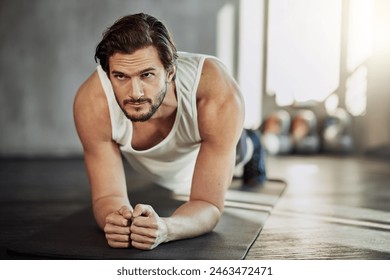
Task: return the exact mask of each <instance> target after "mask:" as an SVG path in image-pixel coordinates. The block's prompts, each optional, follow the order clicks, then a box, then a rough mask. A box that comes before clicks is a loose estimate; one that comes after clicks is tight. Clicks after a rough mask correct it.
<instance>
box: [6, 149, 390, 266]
mask: <svg viewBox="0 0 390 280" xmlns="http://www.w3.org/2000/svg"><path fill="white" fill-rule="evenodd" d="M267 168H268V173H269V176H270V177H273V178H281V179H284V180H286V181H287V183H288V187H287V189H286V192H285V194H284V195H283V197H282V198H281V199H280V201H279V202H278V204H277V205H276V207H275V208H274V210H273V212H272V214H271V216H270V218H269V219H268V221H267V222H266V224H265V227H264V229H263V231H262V232H261V234H260V236H259V238H258V239H257V241H256V242H255V244H254V245H253V247H252V248H251V250H250V251H249V254H248V256H247V259H281V260H284V259H363V260H366V259H390V161H386V160H383V159H382V160H379V159H373V158H370V159H367V158H366V159H364V158H356V157H335V156H331V157H328V156H308V157H304V156H288V157H270V158H268V159H267ZM130 176H131V178H132V180H133V181H134V180H136V184H137V185H139V186H141V185H142V184H143V182H144V181H143V180H142V178H139V177H136V176H134V174H133V173H129V174H128V177H130ZM145 183H147V181H145ZM89 203H90V197H89V189H88V180H87V177H86V175H85V169H84V165H83V163H82V160H80V159H66V160H56V159H48V160H40V161H34V160H9V159H8V160H4V159H3V160H0V258H2V259H8V258H11V256H9V255H7V254H6V250H5V248H6V246H7V244H10V243H11V242H15V241H18V240H21V239H23V238H25V237H27V236H29V235H30V234H32V233H33V232H35V231H37V230H40V229H43V228H44V227H45V226H47V225H50V224H53V223H55V222H56V221H58V220H59V219H61V218H63V217H65V216H68V215H70V214H72V213H74V212H75V211H77V210H79V209H82V208H84V207H85V206H87V205H89Z"/></svg>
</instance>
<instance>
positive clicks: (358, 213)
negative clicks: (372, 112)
mask: <svg viewBox="0 0 390 280" xmlns="http://www.w3.org/2000/svg"><path fill="white" fill-rule="evenodd" d="M268 171H269V174H270V176H271V177H279V178H284V179H285V180H286V181H287V183H288V188H287V189H286V192H285V194H284V196H283V197H282V198H281V199H280V201H279V202H278V204H277V205H276V207H275V208H274V210H273V212H272V214H271V216H270V218H269V219H268V221H267V222H266V224H265V226H264V228H263V230H262V232H261V234H260V237H259V238H258V240H257V241H256V243H255V244H254V246H253V247H252V249H251V250H250V252H249V254H248V256H247V259H278V260H286V259H315V260H318V259H361V260H368V259H387V260H388V259H390V161H384V160H375V159H372V158H371V159H368V158H365V159H364V158H353V157H326V156H313V157H310V156H309V157H299V156H290V157H276V158H270V159H269V160H268Z"/></svg>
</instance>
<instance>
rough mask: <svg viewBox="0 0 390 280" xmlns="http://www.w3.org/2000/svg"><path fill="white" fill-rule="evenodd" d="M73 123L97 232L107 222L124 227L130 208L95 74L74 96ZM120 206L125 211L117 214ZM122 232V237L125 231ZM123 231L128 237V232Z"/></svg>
mask: <svg viewBox="0 0 390 280" xmlns="http://www.w3.org/2000/svg"><path fill="white" fill-rule="evenodd" d="M74 120H75V125H76V129H77V132H78V135H79V137H80V140H81V143H82V145H83V149H84V159H85V164H86V168H87V173H88V178H89V181H90V187H91V195H92V205H93V212H94V216H95V219H96V221H97V223H98V225H99V227H100V228H101V229H105V227H106V226H107V219H108V220H109V224H123V225H124V226H127V223H128V219H126V217H127V218H130V216H131V214H130V212H129V211H125V210H126V209H127V210H132V208H131V205H130V203H129V200H128V197H127V189H126V180H125V174H124V170H123V164H122V159H121V156H120V152H119V148H118V145H117V144H116V143H114V142H113V141H112V140H111V124H110V121H109V112H108V107H107V101H106V97H105V96H104V92H103V89H102V87H101V85H100V81H99V78H98V75H97V73H96V72H95V73H94V74H92V76H91V77H89V78H88V79H87V81H86V82H85V83H84V84H83V85H82V86H81V87H80V89H79V91H78V93H77V95H76V98H75V102H74ZM123 206H126V208H123V209H122V213H119V212H118V211H119V209H121V207H123ZM110 214H111V216H110ZM105 231H106V229H105ZM123 231H124V234H125V231H126V229H124V230H123ZM127 231H128V232H127V235H129V229H127ZM106 234H107V231H106ZM110 245H111V244H110ZM122 245H123V246H124V244H122Z"/></svg>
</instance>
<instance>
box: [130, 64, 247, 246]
mask: <svg viewBox="0 0 390 280" xmlns="http://www.w3.org/2000/svg"><path fill="white" fill-rule="evenodd" d="M197 107H198V123H199V130H200V135H201V138H202V143H201V147H200V151H199V155H198V158H197V162H196V165H195V171H194V175H193V181H192V188H191V193H190V198H189V201H188V202H186V203H184V204H183V205H182V206H181V207H179V208H178V209H177V210H176V211H175V212H174V213H173V215H172V216H171V217H167V218H162V219H160V218H159V217H158V216H157V214H156V213H154V212H153V209H149V208H148V207H147V206H139V205H137V206H136V207H135V209H134V216H135V217H136V216H138V215H139V216H140V217H141V216H149V217H152V218H154V220H155V221H156V222H155V223H156V225H157V226H156V229H157V231H159V232H157V233H156V232H153V231H152V232H151V233H150V232H149V233H148V232H147V231H146V230H145V226H146V224H147V221H146V219H144V218H142V219H139V220H138V219H137V218H135V219H134V222H133V225H132V227H131V231H132V237H131V238H132V240H133V245H135V246H136V247H138V248H141V249H152V248H154V247H155V246H157V245H158V244H160V243H162V242H168V241H172V240H178V239H184V238H190V237H195V236H198V235H201V234H204V233H206V232H209V231H211V230H212V229H213V228H214V227H215V226H216V224H217V223H218V221H219V218H220V216H221V214H222V211H223V205H224V198H225V193H226V190H227V188H228V186H229V185H230V183H231V180H232V174H233V169H234V163H235V152H236V144H237V142H238V139H239V137H240V134H241V132H242V124H243V120H244V106H243V101H242V98H241V95H240V92H239V90H238V87H237V85H236V84H235V82H234V81H233V80H232V79H231V78H230V77H229V76H228V75H227V74H226V72H225V70H224V69H223V67H222V66H220V65H219V64H218V63H217V62H216V61H213V60H206V62H205V65H204V69H203V72H202V78H201V82H200V85H199V89H198V93H197ZM141 235H143V236H146V235H148V236H150V237H152V238H151V239H149V240H148V239H145V238H142V236H141ZM153 242H154V243H153Z"/></svg>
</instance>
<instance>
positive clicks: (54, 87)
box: [0, 0, 237, 156]
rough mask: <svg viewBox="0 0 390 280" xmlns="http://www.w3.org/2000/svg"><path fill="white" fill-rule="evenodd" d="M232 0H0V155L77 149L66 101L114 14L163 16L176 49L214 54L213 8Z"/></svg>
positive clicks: (88, 69)
mask: <svg viewBox="0 0 390 280" xmlns="http://www.w3.org/2000/svg"><path fill="white" fill-rule="evenodd" d="M227 2H237V1H232V0H212V1H209V0H154V1H153V0H127V1H125V0H118V1H109V0H83V1H78V0H60V1H51V0H34V1H29V0H2V1H0V38H1V39H0V133H1V135H0V156H47V155H49V156H51V155H78V154H81V145H80V143H79V140H78V137H77V134H76V132H75V129H74V124H73V115H72V105H73V98H74V95H75V93H76V91H77V89H78V87H79V86H80V84H81V83H82V82H83V81H84V80H85V79H86V78H87V77H88V76H89V75H90V73H91V72H92V71H93V70H94V68H95V67H96V64H95V62H94V60H93V55H94V49H95V47H96V45H97V43H98V42H99V41H100V39H101V34H102V32H103V31H104V30H105V28H106V27H107V26H109V25H111V24H112V23H113V22H114V21H115V20H116V19H117V18H119V17H121V16H123V15H126V14H132V13H138V12H146V13H150V14H152V15H154V16H156V17H157V18H160V19H161V20H163V21H164V22H165V23H166V24H167V26H168V28H169V29H170V30H171V31H172V33H173V36H174V39H175V42H176V44H177V47H178V49H179V50H185V51H193V52H201V53H208V54H215V51H216V42H215V37H216V36H215V30H216V13H217V12H218V11H219V10H220V9H221V7H222V6H223V5H224V4H226V3H227Z"/></svg>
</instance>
